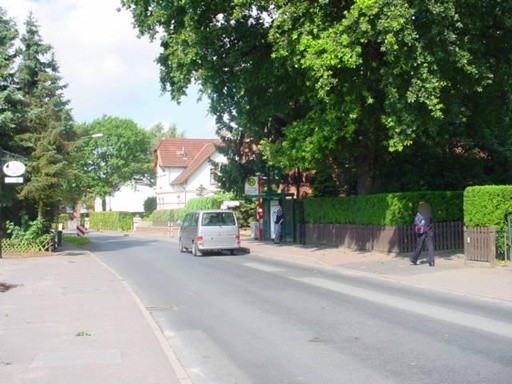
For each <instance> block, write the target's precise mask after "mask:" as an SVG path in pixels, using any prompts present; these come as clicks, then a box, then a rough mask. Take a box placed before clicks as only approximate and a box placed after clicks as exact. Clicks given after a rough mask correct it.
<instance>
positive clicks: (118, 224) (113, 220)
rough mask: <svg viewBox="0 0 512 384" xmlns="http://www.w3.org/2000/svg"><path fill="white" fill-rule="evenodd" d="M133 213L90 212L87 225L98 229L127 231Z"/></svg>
mask: <svg viewBox="0 0 512 384" xmlns="http://www.w3.org/2000/svg"><path fill="white" fill-rule="evenodd" d="M132 221H133V214H132V213H130V212H90V213H89V225H90V227H91V228H95V229H98V230H111V231H129V230H131V228H132Z"/></svg>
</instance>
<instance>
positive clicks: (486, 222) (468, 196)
mask: <svg viewBox="0 0 512 384" xmlns="http://www.w3.org/2000/svg"><path fill="white" fill-rule="evenodd" d="M506 213H510V214H512V186H511V185H487V186H481V187H469V188H466V190H465V191H464V225H466V226H470V227H477V226H485V227H496V228H502V227H504V226H505V214H506Z"/></svg>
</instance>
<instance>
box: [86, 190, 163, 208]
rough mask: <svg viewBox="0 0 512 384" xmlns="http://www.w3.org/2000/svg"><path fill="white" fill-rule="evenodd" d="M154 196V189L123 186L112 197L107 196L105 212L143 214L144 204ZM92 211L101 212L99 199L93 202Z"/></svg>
mask: <svg viewBox="0 0 512 384" xmlns="http://www.w3.org/2000/svg"><path fill="white" fill-rule="evenodd" d="M153 196H155V189H154V188H152V187H148V186H145V185H124V186H122V187H121V188H120V189H119V191H117V192H116V193H114V195H112V196H107V198H106V203H107V207H106V208H107V211H115V212H144V202H145V201H146V199H147V198H149V197H153ZM94 210H95V211H96V212H101V211H102V202H101V199H99V198H97V199H96V200H95V202H94Z"/></svg>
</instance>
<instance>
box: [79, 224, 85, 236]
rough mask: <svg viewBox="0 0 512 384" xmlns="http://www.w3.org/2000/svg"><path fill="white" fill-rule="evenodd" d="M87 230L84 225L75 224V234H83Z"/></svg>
mask: <svg viewBox="0 0 512 384" xmlns="http://www.w3.org/2000/svg"><path fill="white" fill-rule="evenodd" d="M86 232H87V230H86V229H85V227H84V226H83V225H80V224H79V225H77V226H76V235H77V236H85V234H86Z"/></svg>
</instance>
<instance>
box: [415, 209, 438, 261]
mask: <svg viewBox="0 0 512 384" xmlns="http://www.w3.org/2000/svg"><path fill="white" fill-rule="evenodd" d="M414 232H415V233H416V238H417V242H416V250H415V251H414V253H413V255H412V256H411V263H412V264H413V265H417V264H418V258H419V257H420V253H421V250H422V248H423V244H426V245H427V250H428V265H430V266H431V267H433V266H434V264H435V255H434V228H433V221H432V209H431V208H430V205H429V204H428V203H427V202H425V201H421V202H420V203H419V205H418V213H416V216H415V217H414Z"/></svg>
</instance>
